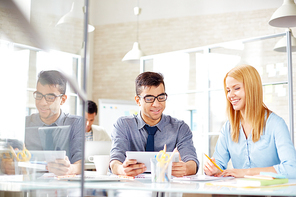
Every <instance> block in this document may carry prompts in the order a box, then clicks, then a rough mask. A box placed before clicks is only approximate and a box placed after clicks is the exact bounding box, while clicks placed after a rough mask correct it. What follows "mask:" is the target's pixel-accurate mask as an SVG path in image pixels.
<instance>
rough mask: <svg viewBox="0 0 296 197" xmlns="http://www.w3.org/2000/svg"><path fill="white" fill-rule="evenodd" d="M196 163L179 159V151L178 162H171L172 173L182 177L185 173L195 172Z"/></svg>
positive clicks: (191, 173)
mask: <svg viewBox="0 0 296 197" xmlns="http://www.w3.org/2000/svg"><path fill="white" fill-rule="evenodd" d="M196 168H197V166H196V163H195V161H191V160H190V161H187V162H186V163H185V162H184V161H182V160H181V155H180V153H179V162H173V164H172V175H173V176H176V177H182V176H187V175H193V174H196Z"/></svg>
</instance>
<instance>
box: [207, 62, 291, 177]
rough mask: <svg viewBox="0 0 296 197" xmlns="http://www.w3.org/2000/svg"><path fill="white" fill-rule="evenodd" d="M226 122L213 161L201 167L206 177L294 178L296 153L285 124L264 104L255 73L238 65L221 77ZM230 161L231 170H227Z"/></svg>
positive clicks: (252, 69)
mask: <svg viewBox="0 0 296 197" xmlns="http://www.w3.org/2000/svg"><path fill="white" fill-rule="evenodd" d="M224 91H225V96H226V98H227V107H226V110H227V113H228V119H229V120H228V121H227V122H226V123H225V124H224V126H223V128H222V131H221V133H220V136H219V139H218V141H217V144H216V148H215V153H214V155H213V158H212V159H213V160H214V161H215V162H216V163H217V165H218V166H220V168H222V169H223V170H224V171H223V172H221V171H220V170H219V169H217V168H216V167H215V166H214V165H213V164H212V163H211V162H210V161H207V162H206V164H205V165H204V171H205V173H206V174H207V175H214V176H234V177H244V175H256V174H260V172H274V173H278V174H282V175H285V176H287V177H288V178H296V152H295V148H294V146H293V144H292V141H291V138H290V135H289V131H288V128H287V125H286V123H285V121H284V120H283V119H282V118H281V117H279V116H278V115H276V114H275V113H273V112H272V111H270V110H269V109H268V108H267V107H266V106H265V104H264V103H263V89H262V82H261V78H260V75H259V73H258V72H257V70H256V69H255V68H254V67H252V66H249V65H242V66H237V67H235V68H233V69H232V70H230V71H229V72H228V73H227V74H226V76H225V78H224ZM230 159H231V161H232V164H233V167H234V169H228V170H225V169H226V168H227V163H228V161H229V160H230Z"/></svg>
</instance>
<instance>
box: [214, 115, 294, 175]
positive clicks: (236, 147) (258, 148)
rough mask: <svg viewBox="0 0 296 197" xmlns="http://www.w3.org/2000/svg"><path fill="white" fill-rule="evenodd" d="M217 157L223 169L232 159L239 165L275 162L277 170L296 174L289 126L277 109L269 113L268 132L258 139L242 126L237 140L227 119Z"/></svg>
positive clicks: (272, 164)
mask: <svg viewBox="0 0 296 197" xmlns="http://www.w3.org/2000/svg"><path fill="white" fill-rule="evenodd" d="M213 157H214V158H215V160H216V163H217V164H218V165H219V166H220V167H221V168H222V169H226V168H227V163H228V161H229V160H230V159H231V161H232V164H233V167H234V168H237V169H247V168H261V167H270V166H273V167H274V168H275V170H276V171H277V173H279V174H283V175H285V176H287V177H288V178H294V179H295V178H296V151H295V148H294V146H293V144H292V141H291V138H290V134H289V131H288V127H287V125H286V123H285V121H284V120H283V119H282V118H281V117H279V116H278V115H276V114H274V113H271V114H270V115H269V117H268V119H267V122H266V126H265V130H264V133H263V135H262V136H261V137H260V140H259V141H257V142H255V143H254V142H253V141H252V133H250V134H249V136H248V139H246V136H245V134H244V131H243V129H242V127H240V134H239V141H238V143H236V142H233V141H232V139H231V126H230V123H229V121H227V122H226V123H225V125H224V126H223V128H222V131H221V133H220V136H219V139H218V142H217V144H216V149H215V153H214V155H213Z"/></svg>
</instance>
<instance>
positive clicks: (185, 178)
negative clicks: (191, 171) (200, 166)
mask: <svg viewBox="0 0 296 197" xmlns="http://www.w3.org/2000/svg"><path fill="white" fill-rule="evenodd" d="M233 178H234V177H215V176H208V175H191V176H183V177H173V178H172V180H173V181H216V180H229V179H233Z"/></svg>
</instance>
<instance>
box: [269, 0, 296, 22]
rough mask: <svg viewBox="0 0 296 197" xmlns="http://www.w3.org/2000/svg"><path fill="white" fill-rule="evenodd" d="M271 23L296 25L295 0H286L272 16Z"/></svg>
mask: <svg viewBox="0 0 296 197" xmlns="http://www.w3.org/2000/svg"><path fill="white" fill-rule="evenodd" d="M269 25H271V26H274V27H295V26H296V4H295V3H294V0H284V3H283V5H282V6H281V7H279V8H278V9H277V10H276V11H275V12H274V13H273V15H272V16H271V18H270V20H269Z"/></svg>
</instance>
